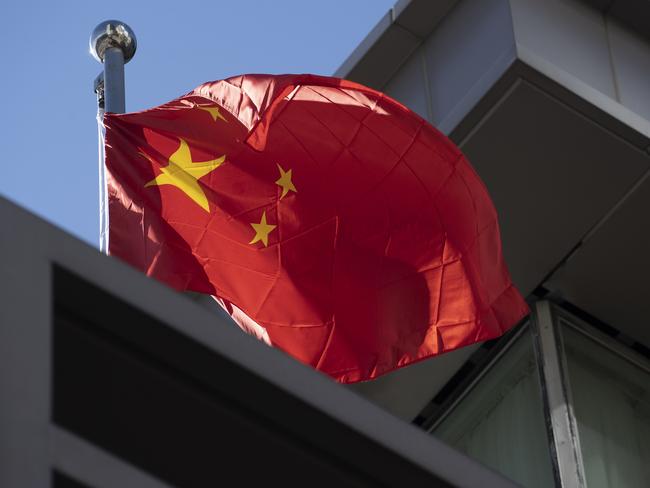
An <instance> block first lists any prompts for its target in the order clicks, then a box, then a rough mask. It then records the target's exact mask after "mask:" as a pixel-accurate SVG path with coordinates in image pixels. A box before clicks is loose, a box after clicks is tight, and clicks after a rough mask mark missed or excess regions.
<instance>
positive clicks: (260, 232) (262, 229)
mask: <svg viewBox="0 0 650 488" xmlns="http://www.w3.org/2000/svg"><path fill="white" fill-rule="evenodd" d="M251 226H252V227H253V229H255V237H253V240H252V241H250V242H249V244H255V243H256V242H257V241H262V244H264V247H266V246H268V245H269V234H270V233H271V231H272V230H273V229H275V228H276V227H277V225H271V224H267V223H266V211H264V212H262V219H261V220H260V223H259V224H256V223H251Z"/></svg>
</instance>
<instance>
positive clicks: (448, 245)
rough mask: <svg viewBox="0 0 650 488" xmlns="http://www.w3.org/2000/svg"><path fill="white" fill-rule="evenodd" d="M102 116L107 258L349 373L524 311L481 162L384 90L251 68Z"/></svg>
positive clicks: (384, 368)
mask: <svg viewBox="0 0 650 488" xmlns="http://www.w3.org/2000/svg"><path fill="white" fill-rule="evenodd" d="M104 122H105V126H106V166H107V173H108V193H109V221H110V235H109V252H110V254H112V255H114V256H117V257H119V258H121V259H123V260H124V261H126V262H128V263H129V264H131V265H132V266H134V267H136V268H137V269H139V270H142V271H143V272H144V273H146V274H148V275H149V276H152V277H154V278H156V279H158V280H160V281H162V282H164V283H166V284H168V285H169V286H171V287H173V288H175V289H177V290H192V291H196V292H201V293H207V294H211V295H214V296H215V297H217V298H218V299H219V301H220V303H222V304H223V306H224V307H225V308H226V310H228V311H229V312H230V313H231V315H232V316H233V318H234V319H235V320H236V321H237V322H238V323H239V324H240V325H241V326H242V328H243V329H244V330H246V331H248V332H250V333H252V334H253V335H255V336H257V337H258V338H260V339H262V340H264V341H265V342H267V343H269V344H271V345H272V346H274V347H277V348H279V349H282V350H284V351H286V352H287V353H288V354H290V355H292V356H293V357H295V358H296V359H298V360H300V361H302V362H303V363H306V364H309V365H311V366H312V367H314V368H316V369H318V370H320V371H322V372H324V373H326V374H328V375H330V376H331V377H333V378H334V379H336V380H337V381H340V382H346V383H349V382H356V381H362V380H368V379H372V378H375V377H377V376H379V375H381V374H384V373H387V372H389V371H392V370H394V369H396V368H398V367H401V366H405V365H408V364H410V363H413V362H415V361H418V360H421V359H425V358H427V357H430V356H433V355H437V354H440V353H443V352H446V351H450V350H453V349H456V348H459V347H462V346H465V345H469V344H472V343H475V342H478V341H483V340H487V339H491V338H494V337H497V336H499V335H501V334H503V333H504V332H505V331H506V330H508V329H509V328H511V327H512V326H513V325H515V324H516V323H517V322H518V321H519V320H520V319H521V318H522V317H523V316H524V315H526V314H527V312H528V308H527V306H526V304H525V302H524V301H523V299H522V298H521V296H520V295H519V293H518V292H517V290H516V289H515V288H514V286H513V285H512V282H511V280H510V277H509V275H508V271H507V268H506V265H505V262H504V260H503V256H502V253H501V242H500V236H499V227H498V221H497V215H496V211H495V209H494V206H493V204H492V202H491V200H490V198H489V195H488V193H487V190H486V188H485V187H484V185H483V184H482V182H481V181H480V179H479V178H478V176H477V175H476V173H475V172H474V170H473V169H472V167H471V166H470V164H469V163H468V161H467V160H466V159H465V157H464V156H463V155H462V153H461V152H460V151H459V150H458V149H457V148H456V147H455V146H454V145H453V143H451V142H450V141H449V140H448V139H447V138H446V137H445V136H444V135H442V134H441V133H440V132H438V131H437V130H436V129H435V128H433V127H432V126H431V125H430V124H429V123H427V122H426V121H425V120H423V119H422V118H420V117H419V116H418V115H416V114H414V113H413V112H411V111H410V110H409V109H407V108H406V107H404V106H402V105H401V104H399V103H398V102H396V101H394V100H392V99H391V98H389V97H387V96H386V95H383V94H382V93H380V92H377V91H375V90H372V89H370V88H366V87H364V86H361V85H358V84H356V83H352V82H348V81H345V80H340V79H336V78H329V77H320V76H314V75H282V76H272V75H244V76H238V77H234V78H230V79H227V80H221V81H216V82H211V83H206V84H203V85H201V86H199V87H198V88H196V89H195V90H193V91H192V92H190V93H188V94H186V95H184V96H182V97H180V98H178V99H176V100H173V101H171V102H169V103H166V104H164V105H161V106H159V107H156V108H153V109H150V110H145V111H142V112H137V113H130V114H107V115H106V116H105V120H104Z"/></svg>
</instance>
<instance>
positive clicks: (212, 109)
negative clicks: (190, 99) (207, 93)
mask: <svg viewBox="0 0 650 488" xmlns="http://www.w3.org/2000/svg"><path fill="white" fill-rule="evenodd" d="M198 107H199V108H200V109H201V110H205V111H206V112H208V113H209V114H210V115H211V116H212V120H214V121H215V122H216V121H217V119H221V120H223V121H224V122H228V121H227V120H226V118H225V117H224V116H223V115H221V112H219V107H218V106H217V105H212V106H202V105H198Z"/></svg>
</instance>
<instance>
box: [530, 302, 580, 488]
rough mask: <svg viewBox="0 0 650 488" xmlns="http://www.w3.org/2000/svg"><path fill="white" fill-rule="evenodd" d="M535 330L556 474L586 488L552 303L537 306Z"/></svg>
mask: <svg viewBox="0 0 650 488" xmlns="http://www.w3.org/2000/svg"><path fill="white" fill-rule="evenodd" d="M532 330H533V336H534V345H535V354H536V357H537V363H538V367H539V370H540V380H541V383H542V391H543V402H544V415H545V417H546V424H547V430H548V432H549V436H550V441H551V443H552V447H553V449H552V451H553V453H552V454H553V455H552V456H551V457H552V459H553V462H554V464H555V467H556V473H557V476H558V477H559V481H560V484H561V486H562V487H571V488H573V487H577V488H583V487H585V486H586V482H585V474H584V467H583V464H582V454H581V451H580V441H579V438H578V427H577V423H576V419H575V416H574V412H573V405H572V402H571V395H570V394H569V386H568V381H567V377H566V374H565V373H566V371H565V364H566V360H565V356H564V349H563V347H562V346H561V343H560V341H559V336H558V332H557V329H556V327H555V323H554V319H553V313H552V310H551V304H550V302H548V301H546V300H541V301H539V302H537V303H535V306H534V313H533V324H532Z"/></svg>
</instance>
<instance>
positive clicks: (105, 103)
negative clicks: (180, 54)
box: [90, 20, 137, 253]
mask: <svg viewBox="0 0 650 488" xmlns="http://www.w3.org/2000/svg"><path fill="white" fill-rule="evenodd" d="M136 48H137V40H136V38H135V34H134V32H133V30H132V29H131V28H130V27H129V26H128V25H127V24H125V23H124V22H120V21H119V20H106V21H104V22H102V23H100V24H98V25H97V27H95V29H94V30H93V32H92V34H91V35H90V52H91V54H92V55H93V57H94V58H95V59H96V60H97V61H99V62H100V63H102V64H103V66H104V70H103V71H102V72H101V73H100V74H99V75H98V76H97V78H95V82H94V89H95V93H96V94H97V128H98V136H99V137H98V139H99V250H100V251H101V252H103V253H108V198H107V194H106V168H105V165H104V124H103V120H104V112H112V113H124V111H125V110H126V103H125V96H124V65H125V64H126V63H128V62H129V61H130V60H131V58H133V56H134V55H135V51H136Z"/></svg>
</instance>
